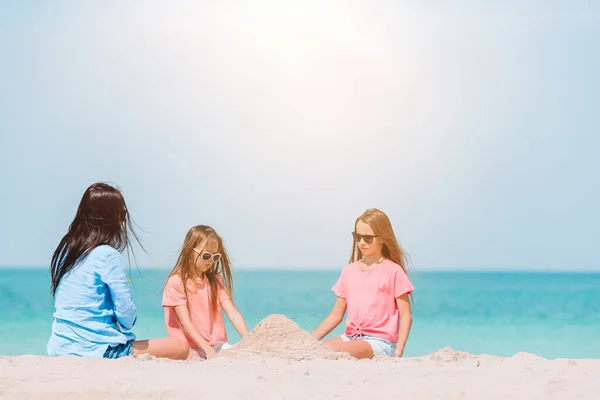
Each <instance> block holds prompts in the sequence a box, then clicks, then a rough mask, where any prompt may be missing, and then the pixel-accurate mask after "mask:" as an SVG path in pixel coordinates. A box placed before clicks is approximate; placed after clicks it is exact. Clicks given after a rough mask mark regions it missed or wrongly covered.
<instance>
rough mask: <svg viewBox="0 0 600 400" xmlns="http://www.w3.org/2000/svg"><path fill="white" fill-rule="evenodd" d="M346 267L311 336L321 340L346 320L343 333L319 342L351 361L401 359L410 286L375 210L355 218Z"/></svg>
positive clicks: (388, 227)
mask: <svg viewBox="0 0 600 400" xmlns="http://www.w3.org/2000/svg"><path fill="white" fill-rule="evenodd" d="M352 237H353V245H352V256H351V257H350V264H349V265H347V266H346V267H344V269H343V271H342V274H341V276H340V277H339V279H338V281H337V283H336V284H335V285H334V286H333V288H332V289H333V291H334V293H335V294H336V295H337V296H338V297H337V300H336V302H335V304H334V306H333V310H332V311H331V313H330V314H329V315H328V316H327V317H326V318H325V319H324V320H323V322H322V323H321V324H320V325H319V327H318V328H317V329H316V330H315V331H314V332H313V336H314V337H316V338H317V339H319V340H321V339H322V338H323V337H325V336H327V335H328V334H329V333H330V332H331V331H332V330H333V329H335V328H336V327H337V326H338V325H339V324H340V323H341V322H342V320H343V318H344V314H345V313H346V311H348V316H347V318H346V330H345V332H344V334H343V335H341V336H340V337H336V338H332V339H329V340H327V341H325V343H326V344H327V345H328V346H330V347H331V348H332V349H333V350H335V351H342V352H347V353H350V354H351V355H352V356H354V357H356V358H372V357H373V356H374V355H388V356H395V357H401V356H402V354H403V352H404V347H405V345H406V341H407V339H408V335H409V332H410V328H411V325H412V315H411V308H410V299H409V296H410V295H411V293H412V291H413V290H414V287H413V285H412V283H411V282H410V280H409V279H408V276H407V273H406V272H407V270H406V254H405V253H404V251H403V250H402V248H401V247H400V246H399V245H398V241H397V240H396V236H395V234H394V230H393V229H392V224H391V223H390V220H389V218H388V217H387V215H386V214H385V213H383V212H382V211H380V210H378V209H370V210H367V211H365V212H364V213H363V214H362V215H361V216H360V217H358V218H357V220H356V222H355V224H354V231H353V232H352Z"/></svg>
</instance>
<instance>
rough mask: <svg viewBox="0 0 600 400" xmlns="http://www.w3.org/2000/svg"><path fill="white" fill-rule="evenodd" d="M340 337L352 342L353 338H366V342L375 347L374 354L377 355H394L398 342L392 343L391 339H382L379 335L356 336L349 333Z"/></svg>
mask: <svg viewBox="0 0 600 400" xmlns="http://www.w3.org/2000/svg"><path fill="white" fill-rule="evenodd" d="M340 337H341V338H342V340H343V341H344V342H350V341H352V340H364V341H365V342H367V343H369V344H370V345H371V348H372V349H373V355H376V356H379V355H384V356H390V357H394V353H395V352H396V343H392V342H390V341H389V340H385V339H381V338H378V337H374V336H366V335H359V336H354V337H352V336H348V335H341V336H340Z"/></svg>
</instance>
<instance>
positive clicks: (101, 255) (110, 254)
mask: <svg viewBox="0 0 600 400" xmlns="http://www.w3.org/2000/svg"><path fill="white" fill-rule="evenodd" d="M88 257H89V258H94V259H97V260H100V261H108V260H112V259H119V260H121V259H123V255H122V254H121V253H120V252H119V251H118V250H117V249H115V248H114V247H112V246H109V245H107V244H103V245H100V246H98V247H95V248H94V249H93V250H92V251H90V254H89V255H88Z"/></svg>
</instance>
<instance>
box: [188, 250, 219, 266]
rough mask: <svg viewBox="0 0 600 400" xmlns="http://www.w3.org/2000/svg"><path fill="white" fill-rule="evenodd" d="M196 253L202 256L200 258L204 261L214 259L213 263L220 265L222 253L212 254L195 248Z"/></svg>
mask: <svg viewBox="0 0 600 400" xmlns="http://www.w3.org/2000/svg"><path fill="white" fill-rule="evenodd" d="M194 251H195V252H196V253H198V254H200V258H201V259H202V261H210V259H211V258H212V261H213V262H214V263H218V262H219V260H220V259H221V253H211V252H210V251H200V250H198V249H196V248H194Z"/></svg>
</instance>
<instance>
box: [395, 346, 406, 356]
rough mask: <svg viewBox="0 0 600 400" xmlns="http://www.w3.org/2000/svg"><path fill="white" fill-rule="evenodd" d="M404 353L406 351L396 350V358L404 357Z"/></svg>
mask: <svg viewBox="0 0 600 400" xmlns="http://www.w3.org/2000/svg"><path fill="white" fill-rule="evenodd" d="M402 353H404V349H400V348H396V351H395V352H394V357H402Z"/></svg>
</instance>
